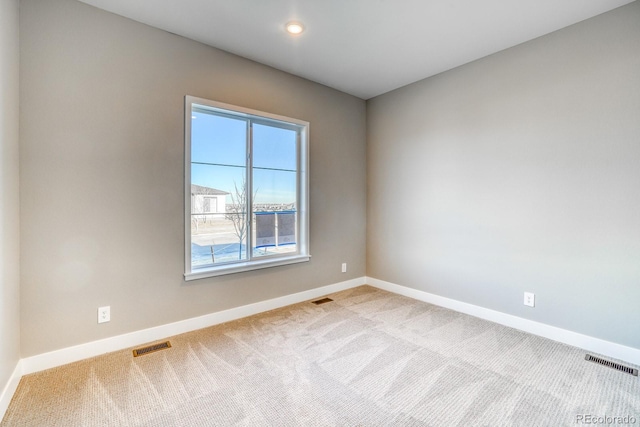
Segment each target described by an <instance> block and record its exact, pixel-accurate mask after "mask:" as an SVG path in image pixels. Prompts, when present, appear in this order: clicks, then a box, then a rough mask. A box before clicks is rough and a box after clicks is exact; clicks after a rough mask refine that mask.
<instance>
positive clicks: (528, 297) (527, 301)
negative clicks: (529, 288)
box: [524, 292, 536, 307]
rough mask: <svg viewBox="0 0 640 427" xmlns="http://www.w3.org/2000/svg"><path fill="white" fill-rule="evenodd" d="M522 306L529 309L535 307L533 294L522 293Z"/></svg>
mask: <svg viewBox="0 0 640 427" xmlns="http://www.w3.org/2000/svg"><path fill="white" fill-rule="evenodd" d="M524 305H526V306H529V307H535V306H536V295H535V294H534V293H531V292H525V293H524Z"/></svg>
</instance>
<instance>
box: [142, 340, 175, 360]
mask: <svg viewBox="0 0 640 427" xmlns="http://www.w3.org/2000/svg"><path fill="white" fill-rule="evenodd" d="M165 348H171V343H170V342H169V341H165V342H161V343H160V344H153V345H148V346H146V347H142V348H137V349H135V350H133V357H138V356H144V355H145V354H149V353H153V352H154V351H158V350H164V349H165Z"/></svg>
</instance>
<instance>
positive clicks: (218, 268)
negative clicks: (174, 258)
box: [184, 95, 311, 281]
mask: <svg viewBox="0 0 640 427" xmlns="http://www.w3.org/2000/svg"><path fill="white" fill-rule="evenodd" d="M194 104H195V105H197V106H199V107H204V108H205V109H207V110H210V111H212V112H215V113H216V114H218V113H221V114H225V115H229V114H231V115H232V116H233V117H236V118H245V119H250V120H252V121H253V122H254V123H260V124H267V125H275V126H277V127H285V128H291V127H299V128H300V133H299V135H300V141H299V142H298V169H299V170H298V182H297V188H298V191H297V193H298V194H297V206H296V207H297V211H298V239H297V240H298V241H297V242H296V245H297V251H296V253H294V254H291V255H273V256H268V257H261V258H258V259H252V260H246V261H238V262H233V263H225V264H220V265H215V266H211V267H208V268H202V269H195V270H194V269H192V267H191V115H192V108H193V105H194ZM184 105H185V106H184V113H185V115H184V233H185V235H184V243H185V247H184V256H185V258H184V261H185V263H184V269H185V270H184V278H185V280H186V281H189V280H196V279H203V278H206V277H215V276H221V275H226V274H233V273H240V272H243V271H252V270H258V269H263V268H269V267H276V266H282V265H288V264H296V263H301V262H306V261H309V260H310V258H311V255H310V254H309V122H306V121H303V120H299V119H294V118H291V117H285V116H280V115H277V114H272V113H267V112H264V111H258V110H253V109H250V108H245V107H239V106H236V105H231V104H226V103H222V102H217V101H212V100H208V99H204V98H198V97H195V96H190V95H187V96H185V104H184ZM287 125H288V126H287ZM249 166H250V164H249V163H247V169H248V174H250V168H249ZM248 183H249V185H250V184H251V180H248ZM249 194H251V193H249ZM251 216H253V211H251ZM247 234H248V237H247V238H248V242H249V247H248V248H247V250H248V251H250V250H251V248H252V242H251V233H250V231H249V232H248V233H247Z"/></svg>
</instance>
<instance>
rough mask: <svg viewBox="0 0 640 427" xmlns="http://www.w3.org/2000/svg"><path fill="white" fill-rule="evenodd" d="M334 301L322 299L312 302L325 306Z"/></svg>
mask: <svg viewBox="0 0 640 427" xmlns="http://www.w3.org/2000/svg"><path fill="white" fill-rule="evenodd" d="M331 301H333V300H332V299H331V298H322V299H319V300H317V301H312V302H313V303H314V304H315V305H320V304H325V303H327V302H331Z"/></svg>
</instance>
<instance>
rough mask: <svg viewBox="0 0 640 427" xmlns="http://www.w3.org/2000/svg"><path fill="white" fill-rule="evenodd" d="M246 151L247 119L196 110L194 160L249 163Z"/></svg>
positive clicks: (225, 163) (192, 115) (192, 137)
mask: <svg viewBox="0 0 640 427" xmlns="http://www.w3.org/2000/svg"><path fill="white" fill-rule="evenodd" d="M246 153H247V122H246V120H241V119H234V118H229V117H225V116H218V115H215V114H211V113H207V112H202V111H200V110H198V109H197V108H194V109H193V110H192V112H191V162H195V163H209V164H218V165H233V166H245V162H246V158H247V154H246Z"/></svg>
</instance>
